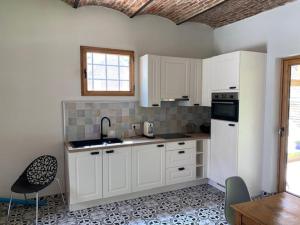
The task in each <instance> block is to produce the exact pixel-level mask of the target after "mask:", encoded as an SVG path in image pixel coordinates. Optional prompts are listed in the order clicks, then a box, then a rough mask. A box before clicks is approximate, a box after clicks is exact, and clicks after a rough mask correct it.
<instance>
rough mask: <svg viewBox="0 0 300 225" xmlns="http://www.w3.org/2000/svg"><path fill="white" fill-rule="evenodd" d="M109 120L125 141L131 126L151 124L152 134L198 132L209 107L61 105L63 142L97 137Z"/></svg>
mask: <svg viewBox="0 0 300 225" xmlns="http://www.w3.org/2000/svg"><path fill="white" fill-rule="evenodd" d="M103 116H107V117H109V118H110V120H111V122H112V126H111V127H110V128H109V129H110V130H114V131H115V133H116V136H117V137H121V138H126V137H128V136H130V135H132V134H134V131H133V130H131V124H133V123H140V124H141V130H139V131H137V134H141V132H142V129H143V122H144V121H151V122H154V132H155V134H162V133H175V132H199V131H200V125H201V124H202V123H204V122H209V120H210V108H209V107H199V106H195V107H184V106H178V105H177V103H176V102H162V104H161V107H160V108H143V107H140V106H139V103H138V102H121V103H120V102H110V103H107V102H105V103H103V102H82V101H80V102H74V101H66V102H64V121H65V139H66V140H67V141H74V140H83V139H93V138H99V137H100V127H99V126H100V120H101V118H102V117H103Z"/></svg>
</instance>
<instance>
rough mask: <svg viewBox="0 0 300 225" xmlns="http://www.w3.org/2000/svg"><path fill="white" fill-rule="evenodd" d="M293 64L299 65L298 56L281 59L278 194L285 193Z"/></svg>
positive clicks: (299, 59)
mask: <svg viewBox="0 0 300 225" xmlns="http://www.w3.org/2000/svg"><path fill="white" fill-rule="evenodd" d="M295 64H300V56H295V57H289V58H284V59H282V72H281V85H280V120H279V157H278V187H277V188H278V192H284V191H286V170H287V144H288V128H289V95H290V86H291V66H292V65H295Z"/></svg>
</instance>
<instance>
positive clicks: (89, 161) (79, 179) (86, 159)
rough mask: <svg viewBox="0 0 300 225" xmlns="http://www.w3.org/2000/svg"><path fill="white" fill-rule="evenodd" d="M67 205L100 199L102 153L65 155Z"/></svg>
mask: <svg viewBox="0 0 300 225" xmlns="http://www.w3.org/2000/svg"><path fill="white" fill-rule="evenodd" d="M67 158H68V177H69V179H68V183H69V185H68V186H69V188H68V189H69V190H68V192H69V203H70V204H75V203H78V202H85V201H91V200H94V199H101V198H102V151H91V152H79V153H72V154H67Z"/></svg>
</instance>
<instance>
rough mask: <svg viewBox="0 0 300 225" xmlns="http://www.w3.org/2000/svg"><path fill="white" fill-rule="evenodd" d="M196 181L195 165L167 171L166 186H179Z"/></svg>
mask: <svg viewBox="0 0 300 225" xmlns="http://www.w3.org/2000/svg"><path fill="white" fill-rule="evenodd" d="M195 179H196V167H195V165H185V166H177V167H172V168H167V169H166V184H167V185H170V184H177V183H183V182H188V181H192V180H195Z"/></svg>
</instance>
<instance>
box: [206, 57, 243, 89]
mask: <svg viewBox="0 0 300 225" xmlns="http://www.w3.org/2000/svg"><path fill="white" fill-rule="evenodd" d="M240 57H241V52H232V53H228V54H223V55H220V56H215V57H213V58H212V70H213V72H212V80H213V82H212V91H226V90H238V89H239V76H240Z"/></svg>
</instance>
